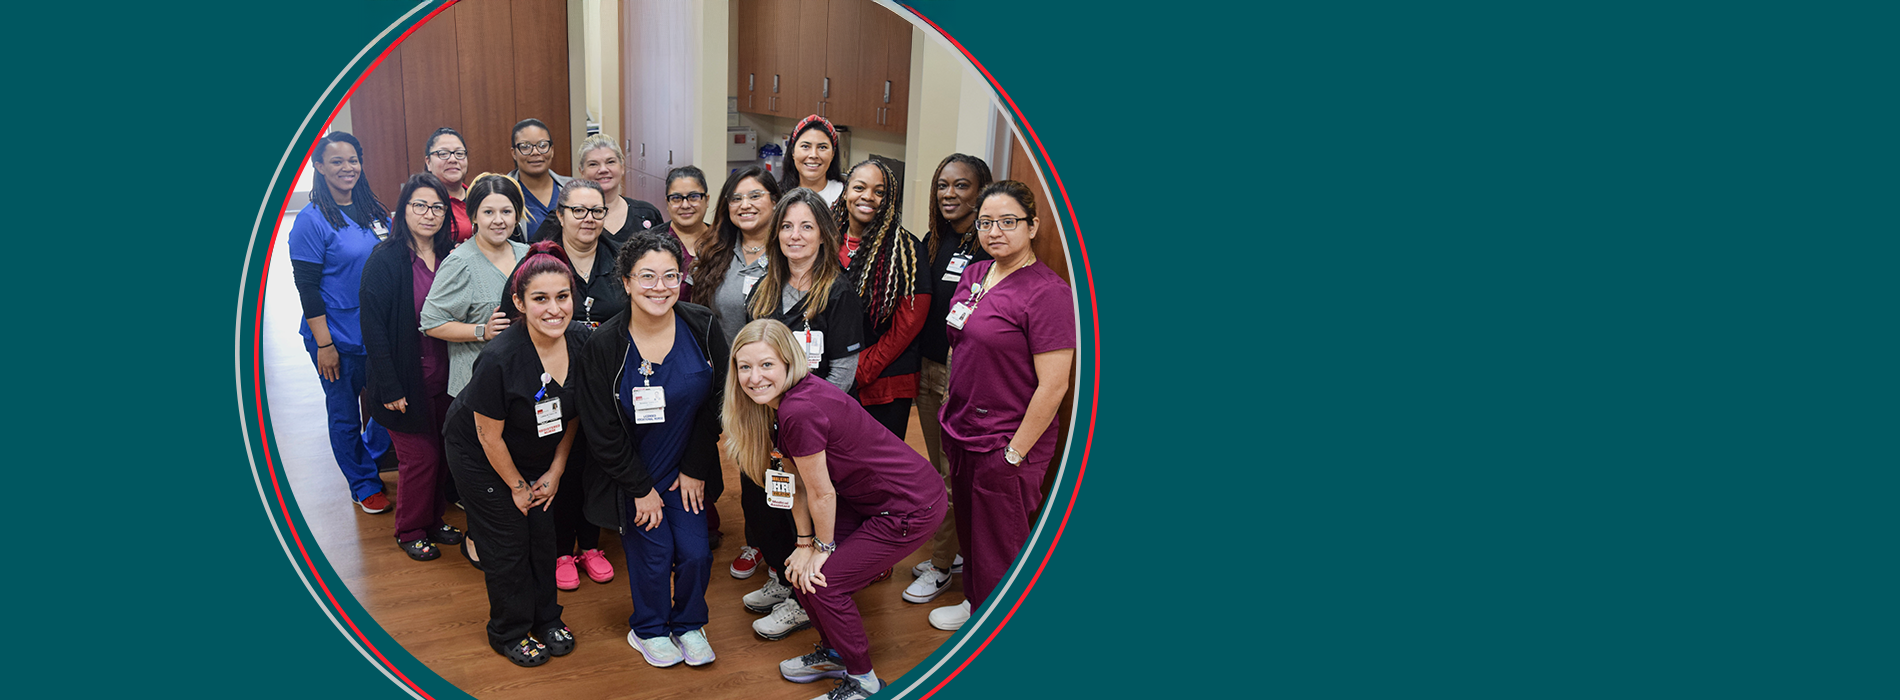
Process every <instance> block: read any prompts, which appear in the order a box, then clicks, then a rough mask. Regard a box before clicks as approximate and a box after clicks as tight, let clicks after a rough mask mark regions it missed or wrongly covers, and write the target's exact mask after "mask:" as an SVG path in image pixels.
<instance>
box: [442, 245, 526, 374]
mask: <svg viewBox="0 0 1900 700" xmlns="http://www.w3.org/2000/svg"><path fill="white" fill-rule="evenodd" d="M508 246H509V247H510V248H512V249H513V250H514V254H515V263H516V264H517V265H518V264H520V263H521V259H522V258H525V257H527V256H528V245H527V244H526V243H521V242H518V241H508ZM506 286H508V275H507V274H506V273H503V272H502V271H501V270H498V269H495V266H494V265H492V264H489V262H488V258H486V257H483V256H482V251H481V244H480V243H478V242H476V240H475V239H473V238H471V239H469V240H468V241H466V242H464V243H462V244H461V245H458V246H456V247H455V250H452V251H449V254H448V257H445V258H443V259H442V264H440V265H438V266H436V270H435V286H432V287H430V288H429V298H428V299H426V300H424V301H423V303H422V316H421V319H422V329H421V330H424V331H427V330H429V329H431V328H435V327H437V326H440V325H442V324H444V323H448V322H450V321H454V322H457V323H478V324H479V323H487V322H488V317H489V315H490V314H493V313H495V309H496V308H499V307H500V306H501V297H502V294H503V291H502V288H503V287H506ZM510 328H513V326H510ZM504 332H505V331H504ZM488 342H489V341H467V342H460V341H457V342H451V343H449V395H450V396H459V395H461V393H462V387H463V386H465V385H467V384H468V378H469V372H470V371H471V370H472V369H473V368H474V366H475V358H476V357H479V356H481V354H482V347H483V346H485V345H487V344H488Z"/></svg>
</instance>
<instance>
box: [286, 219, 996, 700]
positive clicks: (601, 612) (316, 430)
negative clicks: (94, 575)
mask: <svg viewBox="0 0 1900 700" xmlns="http://www.w3.org/2000/svg"><path fill="white" fill-rule="evenodd" d="M285 223H286V225H287V224H288V223H289V221H288V220H286V222H285ZM284 238H285V237H284V236H281V235H280V236H279V237H278V239H279V242H278V246H277V249H276V250H274V251H273V258H274V259H273V261H272V265H271V273H272V277H271V279H270V282H269V285H268V287H267V292H266V299H265V316H266V319H265V327H264V334H265V342H264V364H265V382H266V389H267V390H268V391H269V405H270V411H271V424H272V428H273V430H274V432H275V437H276V441H277V447H278V450H279V453H280V454H281V455H282V457H283V468H284V472H285V474H286V476H287V477H288V480H289V482H290V487H291V489H292V490H293V491H294V493H295V494H296V498H297V501H298V503H299V505H300V507H301V509H302V511H303V513H302V514H303V517H304V518H305V520H306V522H307V523H308V524H309V529H310V532H309V533H308V534H309V536H310V537H312V538H314V539H315V540H316V542H317V544H318V546H320V547H321V548H322V550H323V554H324V556H325V557H327V558H328V559H329V561H330V564H331V565H332V566H333V567H335V569H336V571H337V573H338V575H339V576H340V577H341V578H342V583H343V584H344V586H346V587H347V588H348V589H349V591H350V593H351V594H353V595H354V596H355V597H356V599H357V600H358V601H360V602H361V603H362V604H363V606H364V608H365V609H367V610H368V611H369V612H370V614H371V615H372V616H373V617H374V618H375V619H376V622H377V624H379V625H381V626H382V627H383V629H384V630H387V631H388V632H389V633H390V635H391V636H393V637H394V638H395V639H396V641H397V642H399V643H401V644H402V646H403V648H404V649H406V650H408V651H409V653H411V654H413V655H415V657H416V658H418V659H421V660H422V661H423V662H424V663H426V664H428V666H429V668H430V669H432V670H434V671H435V672H436V673H437V674H439V675H441V676H442V677H443V678H445V679H447V680H448V681H449V682H451V683H454V684H455V685H456V686H457V687H459V688H461V689H462V690H463V691H466V692H468V693H469V694H471V695H474V696H475V697H478V698H483V699H484V700H506V699H510V698H524V699H525V698H545V697H566V698H622V697H641V698H668V697H686V696H688V695H691V696H692V697H694V698H698V699H705V698H746V699H747V700H794V699H803V698H812V697H814V696H818V695H822V694H823V693H824V691H826V690H829V689H830V687H831V683H830V682H829V681H823V682H819V683H814V684H811V685H798V684H795V683H790V682H787V681H785V680H784V679H783V678H780V677H779V675H778V662H779V661H782V660H784V659H787V658H790V657H793V656H797V655H799V654H802V653H805V652H807V651H810V650H811V645H812V644H814V643H815V642H816V641H817V639H818V634H817V632H815V631H812V630H810V629H806V630H801V631H799V632H797V633H795V634H793V635H791V636H790V637H787V638H785V639H782V640H779V641H776V642H771V641H766V640H764V639H761V638H759V637H758V636H757V635H756V634H754V633H753V631H752V626H751V625H752V621H753V620H755V619H758V618H759V617H760V616H759V615H755V614H752V613H750V612H748V611H746V609H745V607H744V606H743V605H742V604H741V603H740V601H739V599H740V597H741V596H743V595H745V594H746V593H748V592H750V591H753V590H757V589H758V588H759V586H760V585H762V584H763V583H764V581H765V579H764V576H765V574H763V573H760V574H757V575H755V576H753V577H752V578H750V579H746V580H743V581H741V580H736V579H734V578H732V577H731V575H730V574H729V573H728V572H727V570H726V567H727V566H728V565H729V564H730V563H731V562H732V559H733V558H734V557H736V556H737V555H738V552H739V548H740V546H741V545H743V544H744V539H745V535H744V522H743V515H742V514H741V513H740V509H739V488H738V485H739V482H738V478H739V477H738V475H737V471H736V469H735V468H734V467H733V465H731V464H727V465H726V485H727V487H726V493H725V494H724V495H723V496H722V497H721V498H720V500H719V512H720V515H721V516H722V517H723V519H724V522H723V523H722V524H721V530H722V531H723V532H724V533H725V542H724V543H723V544H722V546H721V547H720V548H719V549H718V550H717V551H716V552H715V553H714V563H713V577H712V583H711V585H710V586H709V587H708V589H707V591H706V602H707V603H708V605H709V606H710V608H711V613H712V614H711V621H710V622H709V623H708V624H707V625H706V636H707V639H708V640H709V641H710V642H711V643H712V647H713V651H714V653H716V654H717V655H718V657H719V659H718V661H716V662H714V663H712V664H710V665H707V666H704V667H699V668H691V667H688V666H686V665H685V664H680V665H677V666H674V667H672V668H666V669H657V668H653V667H651V666H649V665H647V663H646V661H645V660H644V659H643V658H642V657H641V656H640V653H639V652H638V651H635V650H634V649H633V648H632V647H629V646H628V645H627V642H626V636H627V631H628V629H629V628H628V626H627V616H628V615H630V614H631V613H632V611H633V603H632V599H631V596H630V594H629V591H628V587H627V579H626V567H625V566H624V557H623V555H622V553H621V551H620V541H619V539H618V534H617V533H615V532H614V531H612V530H607V531H604V532H603V533H602V534H601V549H602V550H604V551H606V552H607V557H608V559H609V560H610V561H612V562H613V564H614V571H615V578H614V580H613V581H611V582H609V583H606V584H596V583H594V582H593V581H591V580H588V579H587V577H586V575H585V573H583V574H582V577H581V588H580V590H577V591H571V592H569V591H564V592H562V593H561V594H560V596H561V605H562V606H564V607H565V611H564V613H563V615H562V618H563V620H564V621H565V622H566V623H567V624H568V627H569V628H571V629H572V630H573V631H574V634H575V636H576V646H575V649H574V653H572V654H569V655H567V656H564V657H561V658H557V659H553V660H551V661H549V662H548V663H547V664H545V665H542V666H540V667H537V668H520V667H517V666H515V665H513V664H511V663H509V662H508V661H507V660H506V659H504V658H502V657H501V656H500V655H499V654H496V653H495V652H494V651H493V650H492V649H490V648H489V646H488V641H487V635H486V633H485V632H484V625H486V623H487V620H488V598H487V593H486V592H485V590H484V586H483V583H482V574H481V572H480V571H477V570H475V569H474V568H473V567H470V566H469V565H468V562H467V561H466V560H464V559H463V558H462V556H461V555H460V554H459V553H458V552H457V551H456V550H455V549H454V548H444V551H443V555H442V557H441V558H439V559H436V560H435V561H430V562H416V561H412V560H410V559H409V558H408V556H406V555H404V554H403V553H402V551H401V550H400V549H398V548H397V545H396V540H395V531H394V523H395V517H394V510H393V509H392V510H391V511H389V512H385V513H381V514H378V515H367V514H364V513H363V512H362V510H360V509H358V508H357V507H356V506H355V505H354V504H352V503H351V502H350V498H349V490H348V488H347V485H346V484H345V482H344V479H343V476H342V474H341V472H340V471H339V470H338V469H337V466H336V461H335V458H334V457H333V456H332V455H331V453H330V449H329V443H328V441H327V439H326V438H325V436H324V432H323V431H324V427H323V423H324V417H323V401H322V391H321V389H320V387H319V385H318V384H317V375H316V369H315V368H314V367H313V366H312V365H311V362H310V357H309V355H307V354H306V353H305V352H304V350H303V346H302V344H301V341H300V340H299V339H298V336H297V330H296V323H297V318H298V308H297V298H296V293H295V290H294V288H292V286H291V283H290V279H289V278H290V265H289V260H288V259H287V256H286V253H285V244H284ZM908 435H909V438H910V439H909V442H910V444H911V446H912V447H914V448H916V449H917V450H918V451H919V452H920V453H921V452H922V451H923V446H922V440H921V438H920V436H921V435H922V433H921V432H920V430H919V429H918V427H917V418H916V413H915V411H914V410H913V411H912V415H911V427H910V430H909V432H908ZM384 479H385V481H386V482H387V483H388V484H389V486H390V489H391V494H392V496H393V494H394V490H395V487H396V475H395V474H394V473H386V474H384ZM446 518H447V520H448V521H449V523H450V524H453V525H455V526H456V527H463V526H465V525H466V524H467V520H466V518H465V516H464V514H463V513H462V511H460V510H458V509H456V508H455V507H454V506H450V507H449V509H448V514H447V516H446ZM925 558H926V554H925V553H916V554H912V555H911V556H910V557H908V558H906V559H905V560H904V562H903V563H902V564H899V565H898V570H897V574H896V575H895V576H893V577H892V578H891V579H890V580H889V581H885V582H882V583H875V584H872V585H871V586H870V587H869V588H866V589H865V590H863V591H861V592H859V593H858V595H857V602H858V607H859V610H860V611H862V613H863V615H864V621H865V631H866V633H867V634H868V635H869V636H870V640H871V658H872V659H873V662H874V663H875V664H876V668H877V673H878V675H879V676H880V677H882V678H884V679H885V680H887V681H888V680H894V679H896V678H897V677H899V676H901V675H903V674H905V673H907V672H909V671H910V669H911V667H913V666H915V665H916V664H917V663H918V662H919V661H922V660H923V659H924V657H926V656H928V655H929V654H930V653H931V652H932V651H935V650H936V648H937V646H938V645H940V644H942V643H943V642H944V640H946V639H948V638H949V637H950V633H949V632H943V631H939V630H937V629H935V628H933V627H931V626H930V624H929V622H928V621H927V616H928V614H929V612H930V610H931V609H933V608H936V607H938V606H941V605H950V604H954V603H958V602H961V601H962V600H963V594H962V581H961V578H962V577H960V576H959V577H957V578H956V579H955V580H954V581H953V582H952V584H951V590H950V591H949V592H947V593H945V594H944V595H943V596H942V597H939V598H938V599H937V600H935V601H932V602H931V603H929V604H926V605H913V604H910V603H907V602H905V601H904V600H903V598H902V597H900V594H901V593H902V592H903V590H904V587H905V586H908V585H910V581H911V576H910V573H909V569H910V566H911V565H913V564H915V563H916V562H918V561H922V560H923V559H925ZM338 643H342V641H341V640H338Z"/></svg>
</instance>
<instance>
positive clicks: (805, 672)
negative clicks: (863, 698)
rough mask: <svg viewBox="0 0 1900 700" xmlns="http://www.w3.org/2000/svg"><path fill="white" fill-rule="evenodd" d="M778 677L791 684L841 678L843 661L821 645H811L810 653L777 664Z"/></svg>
mask: <svg viewBox="0 0 1900 700" xmlns="http://www.w3.org/2000/svg"><path fill="white" fill-rule="evenodd" d="M778 675H780V676H784V677H785V680H788V681H791V682H793V683H810V682H812V681H815V680H818V679H821V678H843V677H844V676H845V671H844V661H842V660H840V659H839V658H838V655H837V654H834V653H832V651H831V650H830V649H826V648H825V645H823V644H813V645H812V652H811V653H809V654H806V655H804V656H800V657H798V658H795V659H786V660H784V661H780V662H778Z"/></svg>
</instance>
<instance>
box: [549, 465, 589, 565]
mask: <svg viewBox="0 0 1900 700" xmlns="http://www.w3.org/2000/svg"><path fill="white" fill-rule="evenodd" d="M581 437H582V436H579V435H576V436H575V437H574V439H575V441H576V442H577V443H578V442H579V441H580V438H581ZM586 469H587V455H586V454H585V450H584V449H582V447H581V446H580V445H579V444H576V445H575V446H574V450H573V451H572V452H569V453H568V456H567V471H564V472H561V488H560V489H559V490H556V491H555V492H554V508H553V510H554V556H556V557H561V556H568V555H578V554H580V553H581V552H583V551H586V550H589V549H600V526H598V525H595V524H593V523H590V522H587V516H586V514H585V513H583V511H582V509H581V506H582V505H584V504H586V503H587V487H586V484H585V483H583V482H582V477H581V472H583V471H586ZM577 542H578V543H579V544H580V548H579V549H576V548H575V547H574V545H575V544H576V543H577Z"/></svg>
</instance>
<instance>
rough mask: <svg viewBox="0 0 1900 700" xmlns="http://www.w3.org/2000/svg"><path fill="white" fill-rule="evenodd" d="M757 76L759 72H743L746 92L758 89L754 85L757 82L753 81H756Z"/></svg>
mask: <svg viewBox="0 0 1900 700" xmlns="http://www.w3.org/2000/svg"><path fill="white" fill-rule="evenodd" d="M758 77H759V74H757V73H747V74H745V89H746V91H747V92H751V91H753V90H757V89H758V87H756V85H757V83H756V82H754V81H756V80H758Z"/></svg>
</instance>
